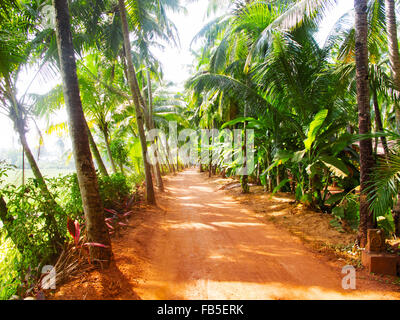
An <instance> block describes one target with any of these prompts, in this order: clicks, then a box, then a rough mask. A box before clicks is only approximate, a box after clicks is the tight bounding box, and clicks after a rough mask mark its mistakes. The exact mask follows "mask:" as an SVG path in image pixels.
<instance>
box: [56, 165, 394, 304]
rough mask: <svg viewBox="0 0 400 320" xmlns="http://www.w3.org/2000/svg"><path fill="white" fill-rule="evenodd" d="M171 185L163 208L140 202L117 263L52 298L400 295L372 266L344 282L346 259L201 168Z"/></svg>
mask: <svg viewBox="0 0 400 320" xmlns="http://www.w3.org/2000/svg"><path fill="white" fill-rule="evenodd" d="M165 190H166V192H165V193H159V194H158V205H159V207H156V208H154V207H150V208H147V209H146V210H145V209H139V211H138V212H137V213H136V214H135V215H134V217H133V218H132V221H131V224H133V225H135V226H136V227H135V228H134V229H131V228H129V229H127V230H126V235H125V236H123V237H121V238H116V239H114V240H113V244H112V246H113V252H114V257H115V259H114V263H112V265H111V267H110V268H109V269H107V270H104V271H94V272H91V273H89V274H82V275H80V276H79V277H78V278H77V279H75V280H73V281H71V282H69V283H67V284H65V285H63V286H62V287H60V288H59V289H58V290H57V292H56V293H55V294H54V295H53V296H52V297H50V298H52V299H76V300H80V299H82V300H84V299H91V300H92V299H107V300H108V299H145V300H147V299H167V300H174V299H200V300H201V299H216V300H224V299H226V300H231V299H262V300H267V299H400V292H399V289H398V288H399V287H398V286H393V285H384V284H382V283H379V282H377V281H371V280H367V277H366V276H365V272H358V276H359V278H357V283H356V284H357V290H350V291H348V290H344V289H342V286H341V283H342V278H343V277H344V275H342V274H341V268H342V267H343V266H342V265H339V264H338V263H336V262H335V263H333V264H332V263H330V262H329V261H328V259H327V258H326V257H325V256H322V255H316V254H314V253H312V252H311V251H310V250H308V249H307V248H306V247H305V246H304V245H303V244H302V242H301V241H300V240H299V238H296V237H295V236H293V235H291V234H290V233H288V232H287V231H285V230H281V229H278V228H277V227H276V226H275V225H273V224H271V223H265V222H262V221H260V220H258V219H257V218H255V213H254V212H253V211H252V210H251V209H249V207H247V206H245V205H243V204H240V203H239V202H237V201H236V200H234V199H233V198H232V196H230V195H229V193H228V192H227V191H217V187H216V186H215V184H213V183H210V180H209V179H208V177H207V176H206V175H205V174H200V173H198V170H195V169H191V170H187V171H184V172H182V173H180V174H178V175H177V176H168V177H165ZM270 208H272V207H271V206H270ZM361 278H362V279H361Z"/></svg>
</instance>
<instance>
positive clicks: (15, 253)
mask: <svg viewBox="0 0 400 320" xmlns="http://www.w3.org/2000/svg"><path fill="white" fill-rule="evenodd" d="M6 171H7V170H3V171H1V172H0V182H1V174H4V175H5V174H6ZM140 179H141V177H139V176H138V177H136V176H135V177H130V178H126V177H125V176H124V175H123V174H121V173H117V174H113V175H111V176H109V177H103V176H98V182H99V192H100V196H101V198H102V201H103V205H104V207H105V208H107V209H117V210H118V209H119V208H120V207H121V208H122V207H123V206H124V205H125V203H126V200H127V199H128V198H130V195H131V194H132V193H133V186H135V183H136V182H139V181H140ZM45 181H46V184H47V186H48V189H49V190H50V192H51V194H52V196H53V197H54V199H55V201H56V202H57V204H58V207H57V208H54V207H50V206H51V203H50V202H49V201H48V199H46V198H45V197H44V196H43V194H42V192H41V191H40V188H39V186H38V183H37V181H36V180H35V179H28V180H27V181H26V183H25V185H24V186H15V185H11V184H8V185H5V186H2V189H1V190H0V195H1V196H2V197H3V198H4V200H5V201H6V203H7V210H8V217H12V220H13V222H12V223H11V224H8V225H7V230H8V232H7V231H6V229H5V228H0V299H8V298H9V297H11V296H12V295H13V294H17V293H18V294H23V292H24V291H26V290H27V289H28V288H29V286H30V279H37V278H38V276H39V275H40V274H39V273H40V270H41V267H42V266H44V265H46V264H51V263H52V262H54V259H55V258H56V256H57V254H58V252H57V249H56V248H55V247H54V246H53V245H52V242H51V239H52V233H53V232H55V231H56V230H57V231H58V232H59V233H60V234H61V235H62V236H63V237H64V238H65V239H67V238H68V237H69V235H68V229H67V223H68V219H71V220H73V221H74V220H78V221H79V223H84V215H83V207H82V199H81V194H80V191H79V185H78V179H77V175H76V174H69V175H65V176H61V175H60V176H59V177H56V178H48V179H47V178H46V179H45ZM48 212H52V213H53V216H54V218H55V221H56V230H54V228H53V227H49V225H51V223H50V221H48V215H46V213H48ZM0 227H2V225H1V224H0ZM11 233H12V236H11ZM27 274H29V277H28V278H29V279H28V278H27Z"/></svg>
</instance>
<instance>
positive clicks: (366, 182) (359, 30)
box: [354, 0, 374, 247]
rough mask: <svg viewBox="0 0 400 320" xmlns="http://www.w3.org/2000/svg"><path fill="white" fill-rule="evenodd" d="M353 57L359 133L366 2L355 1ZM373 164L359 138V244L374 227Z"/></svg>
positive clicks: (366, 109)
mask: <svg viewBox="0 0 400 320" xmlns="http://www.w3.org/2000/svg"><path fill="white" fill-rule="evenodd" d="M354 8H355V14H356V16H355V18H356V20H355V30H356V37H355V59H356V70H357V102H358V119H359V133H360V134H369V133H370V132H371V120H370V103H369V83H368V75H369V71H368V46H367V43H368V38H367V36H368V20H367V1H366V0H355V1H354ZM373 166H374V159H373V157H372V141H371V139H364V140H362V141H360V186H361V188H360V192H361V195H360V227H359V240H360V245H361V247H364V246H365V245H366V242H367V230H368V229H369V228H373V227H374V219H373V214H372V212H371V210H370V209H369V206H370V204H369V200H368V196H367V193H366V191H367V190H368V188H369V186H370V185H371V173H372V168H373Z"/></svg>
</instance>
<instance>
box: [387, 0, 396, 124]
mask: <svg viewBox="0 0 400 320" xmlns="http://www.w3.org/2000/svg"><path fill="white" fill-rule="evenodd" d="M385 8H386V28H387V33H388V48H389V60H390V68H391V71H392V77H393V82H394V85H395V86H396V89H397V91H400V55H399V42H398V41H399V40H398V38H397V22H396V11H395V3H394V0H385ZM395 114H396V124H397V128H398V129H399V128H400V110H399V107H398V106H397V104H396V105H395Z"/></svg>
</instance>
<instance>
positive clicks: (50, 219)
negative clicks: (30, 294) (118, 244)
mask: <svg viewBox="0 0 400 320" xmlns="http://www.w3.org/2000/svg"><path fill="white" fill-rule="evenodd" d="M6 87H7V94H8V96H9V99H10V103H11V104H12V107H11V110H10V117H11V119H12V121H13V123H14V127H15V129H16V130H17V132H18V135H19V139H20V142H21V145H22V149H23V150H24V153H25V155H26V158H27V159H28V162H29V165H30V167H31V170H32V173H33V175H34V176H35V178H36V181H37V182H38V186H39V188H40V190H41V192H42V194H43V196H44V197H45V198H46V199H47V201H49V203H50V207H51V208H54V211H56V208H59V205H58V204H57V202H56V201H55V200H54V198H53V195H52V194H51V193H50V191H49V189H48V187H47V184H46V181H45V180H44V178H43V175H42V173H41V172H40V169H39V166H38V165H37V162H36V160H35V157H34V156H33V153H32V151H31V149H30V148H29V145H28V141H27V140H26V135H25V120H24V119H23V118H22V115H21V108H20V107H19V104H18V101H17V99H16V97H15V94H14V90H13V89H12V87H11V83H10V81H9V79H8V78H6ZM54 211H51V212H45V214H46V226H47V228H48V229H49V234H50V235H51V237H52V239H51V242H52V245H53V248H54V250H55V251H57V250H58V249H59V248H60V247H61V246H62V244H63V242H64V237H63V236H62V235H61V234H60V232H59V231H58V226H57V221H56V219H55V217H54V215H53V213H54Z"/></svg>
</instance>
